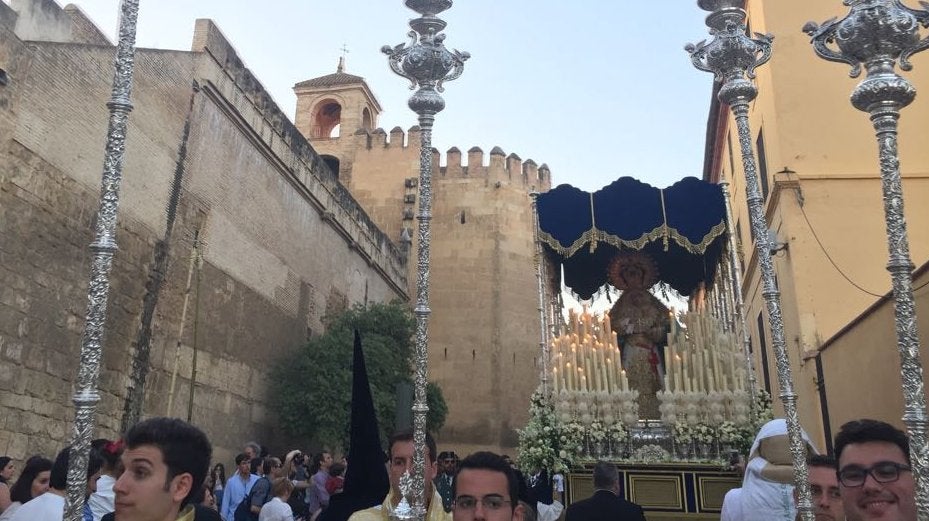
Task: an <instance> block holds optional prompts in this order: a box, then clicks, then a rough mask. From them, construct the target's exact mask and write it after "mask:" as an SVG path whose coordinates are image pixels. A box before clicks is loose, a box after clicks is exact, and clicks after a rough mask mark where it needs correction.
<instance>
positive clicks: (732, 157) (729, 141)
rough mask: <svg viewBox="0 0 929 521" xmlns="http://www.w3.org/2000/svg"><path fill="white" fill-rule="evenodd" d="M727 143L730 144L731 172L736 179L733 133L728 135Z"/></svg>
mask: <svg viewBox="0 0 929 521" xmlns="http://www.w3.org/2000/svg"><path fill="white" fill-rule="evenodd" d="M726 141H727V142H728V144H729V171H730V172H732V177H733V178H735V150H733V149H732V132H727V133H726ZM733 180H734V179H733Z"/></svg>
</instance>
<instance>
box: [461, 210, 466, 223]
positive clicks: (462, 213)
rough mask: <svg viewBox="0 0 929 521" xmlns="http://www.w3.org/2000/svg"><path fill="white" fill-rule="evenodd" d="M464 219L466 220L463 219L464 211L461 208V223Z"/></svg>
mask: <svg viewBox="0 0 929 521" xmlns="http://www.w3.org/2000/svg"><path fill="white" fill-rule="evenodd" d="M465 221H466V219H465V212H464V210H462V211H461V224H464V223H465Z"/></svg>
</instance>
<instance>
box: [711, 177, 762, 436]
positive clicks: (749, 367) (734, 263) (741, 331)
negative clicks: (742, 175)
mask: <svg viewBox="0 0 929 521" xmlns="http://www.w3.org/2000/svg"><path fill="white" fill-rule="evenodd" d="M719 186H720V188H721V189H722V191H723V199H724V200H725V201H726V227H727V228H728V229H727V232H728V233H729V271H728V273H727V274H726V278H727V279H729V280H730V282H731V284H729V285H730V289H731V294H732V298H733V300H734V303H733V314H734V315H735V321H734V322H735V324H734V326H735V327H734V330H735V331H736V332H737V334H738V335H740V336H741V338H742V354H743V355H745V370H746V371H747V373H746V374H747V375H748V393H749V396H750V397H751V404H752V411H751V415H752V420H754V419H755V413H756V412H757V411H755V404H756V400H755V397H756V396H757V395H758V379H757V378H755V364H753V363H752V338H751V336H750V335H749V334H748V324H747V323H746V321H745V302H744V301H743V300H742V269H741V266H739V249H738V248H739V244H738V240H736V236H735V231H736V230H735V227H734V226H733V225H732V199H731V197H732V196H731V195H729V180H728V179H726V178H725V177H723V178H722V179H720V181H719Z"/></svg>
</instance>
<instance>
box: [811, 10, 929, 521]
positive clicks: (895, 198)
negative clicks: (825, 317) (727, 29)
mask: <svg viewBox="0 0 929 521" xmlns="http://www.w3.org/2000/svg"><path fill="white" fill-rule="evenodd" d="M920 3H921V4H922V6H923V7H924V8H927V9H929V4H927V3H926V2H920ZM844 4H845V5H846V6H849V7H851V10H850V12H849V13H848V14H847V15H846V16H845V18H842V19H841V20H839V19H836V18H833V19H831V20H828V21H826V22H825V23H823V24H822V25H817V24H815V23H813V22H810V23H807V24H806V26H804V28H803V30H804V32H806V33H807V34H809V35H810V36H811V37H812V43H813V48H814V49H815V50H816V54H818V55H819V56H821V57H823V58H825V59H826V60H830V61H835V62H840V63H847V64H849V65H851V67H852V70H851V73H850V75H851V77H853V78H856V77H858V76H859V75H861V69H862V65H863V66H864V68H865V70H866V71H867V76H866V77H865V79H864V80H863V81H862V82H861V83H859V84H858V86H857V87H856V88H855V90H854V92H852V98H851V100H852V105H854V107H855V108H856V109H858V110H861V111H863V112H867V113H868V114H870V116H871V122H872V123H873V125H874V130H875V132H876V135H877V142H878V147H879V158H878V159H879V162H880V168H881V188H882V191H883V198H884V220H885V222H886V229H887V242H888V250H889V253H890V260H889V262H888V263H887V270H888V271H890V275H891V279H892V281H893V295H894V317H895V322H896V324H895V325H896V332H897V347H898V349H899V351H900V367H901V373H902V376H903V397H904V401H905V405H904V413H903V422H904V423H905V424H906V427H907V430H908V431H909V435H910V458H911V460H912V463H913V465H912V466H913V475H914V476H915V478H916V484H917V487H916V507H917V511H918V513H919V519H920V521H929V439H927V433H926V430H927V425H929V421H927V418H926V400H925V390H924V386H923V369H922V365H921V363H920V360H919V336H918V331H917V328H916V306H915V303H914V301H913V263H912V261H911V260H910V245H909V239H908V238H907V231H906V219H905V218H904V215H903V185H902V183H901V181H900V161H899V157H898V154H897V120H899V119H900V110H901V109H903V108H904V107H906V106H907V105H909V104H910V103H911V102H912V101H913V98H915V97H916V89H915V88H913V85H911V84H910V82H908V81H907V80H906V79H905V78H903V77H901V76H900V75H899V74H897V72H896V70H895V68H896V66H897V65H898V64H899V66H900V68H901V69H902V70H904V71H909V70H911V69H912V68H913V67H912V65H911V64H910V61H909V59H910V57H911V56H912V55H914V54H916V53H917V52H920V51H923V50H925V49H926V48H929V37H926V38H921V37H920V34H919V28H920V25H922V26H923V27H929V10H917V9H912V8H910V7H907V6H905V5H903V3H902V2H901V1H900V0H845V2H844Z"/></svg>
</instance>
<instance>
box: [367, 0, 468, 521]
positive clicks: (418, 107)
mask: <svg viewBox="0 0 929 521" xmlns="http://www.w3.org/2000/svg"><path fill="white" fill-rule="evenodd" d="M404 4H406V6H407V7H408V8H410V9H412V10H413V11H416V12H417V13H419V14H420V15H421V16H420V18H414V19H413V20H410V27H411V28H412V29H413V30H412V31H411V32H410V33H409V36H410V38H411V39H412V41H411V42H409V43H408V44H400V45H397V46H395V47H391V46H389V45H385V46H384V47H383V48H381V51H383V52H384V54H386V55H387V56H388V61H389V63H390V68H391V69H392V70H393V71H394V72H395V73H397V74H398V75H400V76H403V77H404V78H407V79H408V80H410V82H411V85H410V89H415V88H417V87H419V89H418V90H417V91H416V92H415V93H414V94H413V96H411V97H410V100H409V102H408V105H409V107H410V109H412V110H413V112H415V113H416V114H417V116H419V127H420V139H421V140H422V142H421V144H420V151H419V213H418V214H417V216H416V218H417V221H418V223H419V234H418V238H417V250H418V251H417V262H416V307H415V308H414V309H413V314H414V315H415V316H416V347H415V350H414V354H413V358H414V360H413V363H414V366H415V373H416V374H415V379H414V388H415V392H414V401H413V480H412V483H411V486H412V495H413V505H412V516H413V517H412V518H413V519H417V520H422V519H424V518H425V515H426V506H425V505H426V498H425V488H424V477H425V471H426V460H425V458H424V453H425V448H426V413H427V412H428V411H429V407H428V406H427V405H426V384H427V381H426V374H427V368H428V352H429V350H428V325H429V314H430V310H429V239H430V229H429V225H430V221H431V220H432V124H433V123H434V122H435V116H436V114H438V113H439V112H441V111H442V109H444V108H445V100H443V99H442V96H441V94H440V93H441V92H443V91H444V89H443V88H442V83H443V82H446V81H451V80H454V79H456V78H458V77H459V76H461V73H462V72H464V62H465V60H467V59H468V58H470V57H471V55H470V54H468V53H466V52H458V51H449V50H448V49H446V48H445V45H444V44H443V42H444V41H445V35H444V34H441V32H442V30H444V29H445V26H446V23H445V21H444V20H441V19H439V18H438V17H436V15H437V14H439V13H441V12H443V11H445V10H447V9H449V8H450V7H451V6H452V0H406V1H405V2H404Z"/></svg>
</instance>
